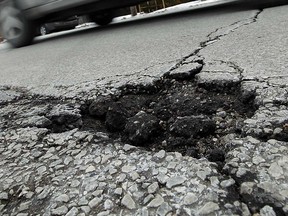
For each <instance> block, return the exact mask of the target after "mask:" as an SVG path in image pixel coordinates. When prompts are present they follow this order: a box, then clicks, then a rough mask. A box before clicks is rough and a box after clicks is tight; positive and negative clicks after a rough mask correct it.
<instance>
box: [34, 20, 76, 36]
mask: <svg viewBox="0 0 288 216" xmlns="http://www.w3.org/2000/svg"><path fill="white" fill-rule="evenodd" d="M78 25H79V19H78V17H77V16H73V17H70V18H68V19H66V20H61V21H56V22H49V23H44V24H42V25H40V26H39V28H38V32H37V35H46V34H50V33H52V32H58V31H64V30H69V29H74V28H75V27H76V26H78Z"/></svg>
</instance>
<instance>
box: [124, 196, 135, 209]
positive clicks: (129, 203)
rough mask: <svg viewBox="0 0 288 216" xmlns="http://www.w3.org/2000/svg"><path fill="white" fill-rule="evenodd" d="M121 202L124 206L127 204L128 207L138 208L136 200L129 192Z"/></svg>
mask: <svg viewBox="0 0 288 216" xmlns="http://www.w3.org/2000/svg"><path fill="white" fill-rule="evenodd" d="M121 204H122V205H123V206H125V207H126V208H128V209H135V208H136V204H135V202H134V200H133V199H132V197H131V196H130V195H129V194H126V195H125V196H124V197H123V198H122V200H121Z"/></svg>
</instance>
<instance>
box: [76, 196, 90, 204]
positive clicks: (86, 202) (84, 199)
mask: <svg viewBox="0 0 288 216" xmlns="http://www.w3.org/2000/svg"><path fill="white" fill-rule="evenodd" d="M87 204H88V200H87V199H86V197H85V196H83V197H81V198H80V200H79V202H78V205H79V206H83V205H87Z"/></svg>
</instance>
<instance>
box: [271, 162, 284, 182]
mask: <svg viewBox="0 0 288 216" xmlns="http://www.w3.org/2000/svg"><path fill="white" fill-rule="evenodd" d="M268 173H269V174H270V175H271V176H273V177H274V178H276V179H279V178H283V174H284V172H283V169H282V167H280V166H279V165H278V164H277V163H276V162H274V163H272V164H271V166H270V167H269V169H268Z"/></svg>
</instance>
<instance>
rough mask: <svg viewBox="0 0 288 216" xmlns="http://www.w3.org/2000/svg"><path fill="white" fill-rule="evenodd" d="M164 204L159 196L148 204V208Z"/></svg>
mask: <svg viewBox="0 0 288 216" xmlns="http://www.w3.org/2000/svg"><path fill="white" fill-rule="evenodd" d="M163 202H164V199H163V197H162V196H160V195H159V194H157V195H156V196H155V198H154V199H153V200H151V202H150V203H149V204H148V207H159V206H160V205H161V204H162V203H163Z"/></svg>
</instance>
